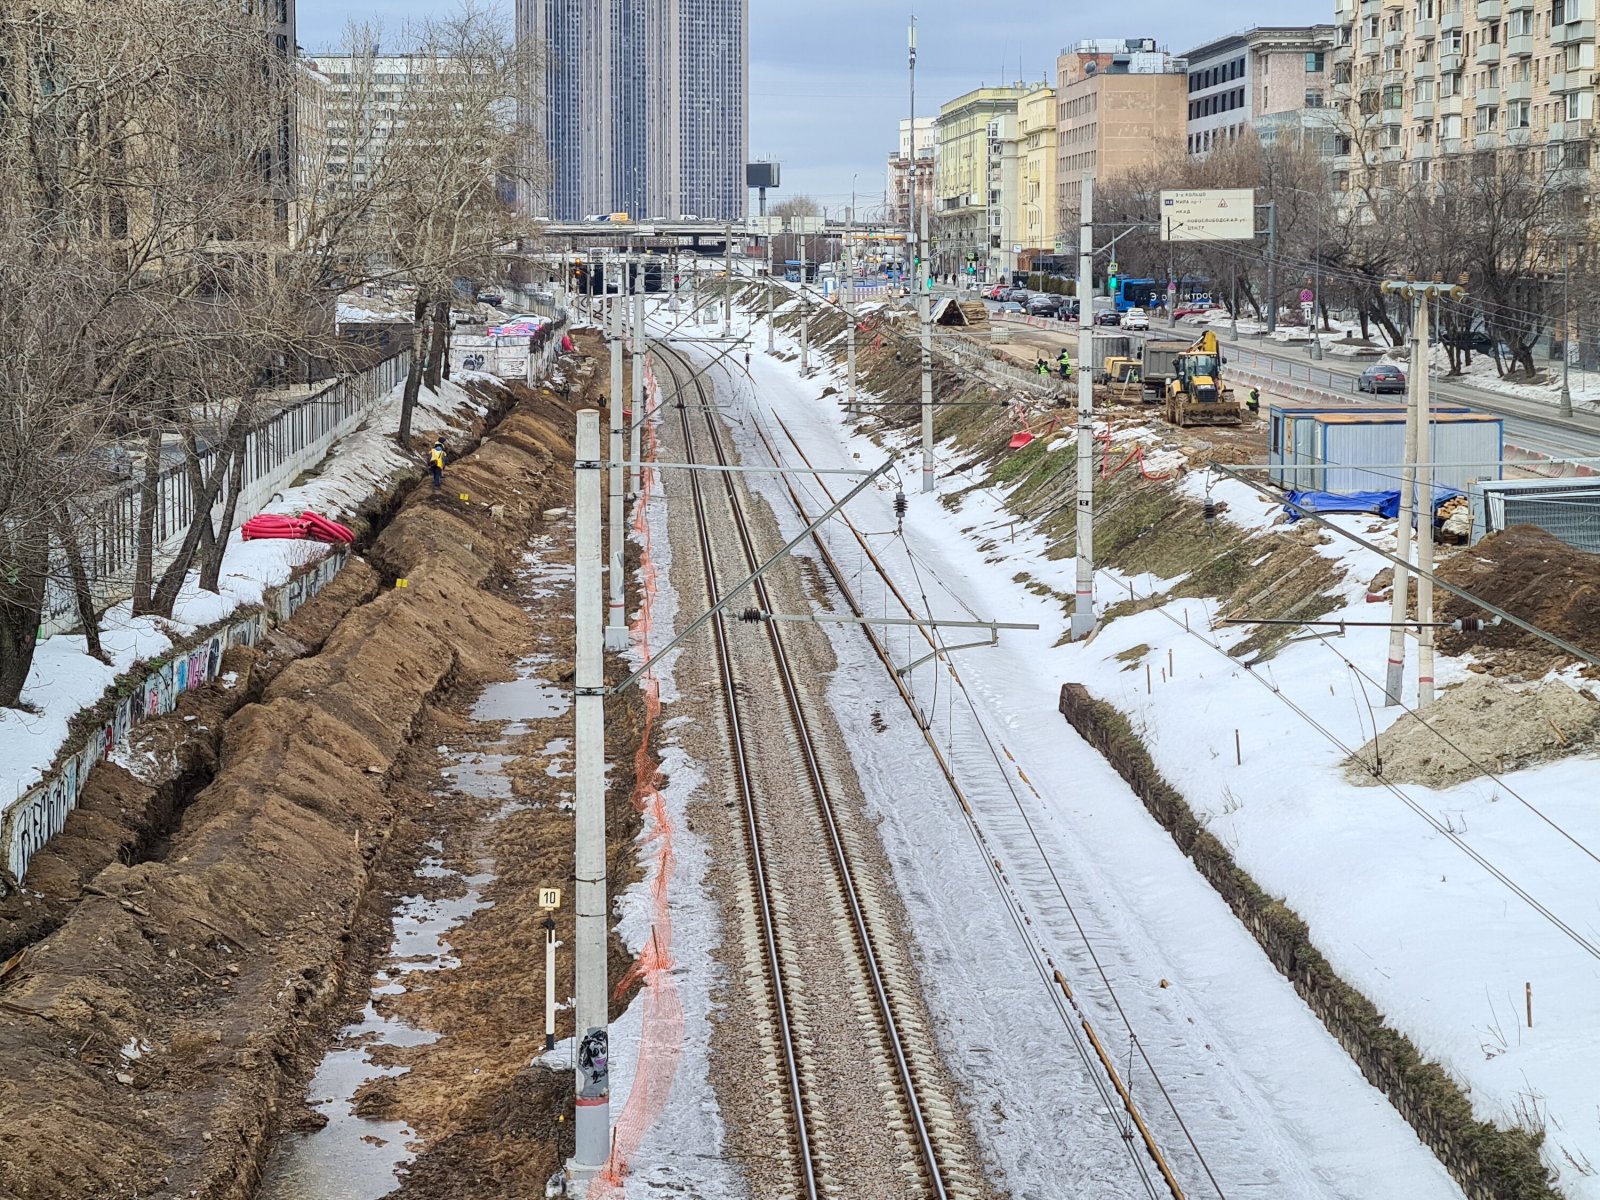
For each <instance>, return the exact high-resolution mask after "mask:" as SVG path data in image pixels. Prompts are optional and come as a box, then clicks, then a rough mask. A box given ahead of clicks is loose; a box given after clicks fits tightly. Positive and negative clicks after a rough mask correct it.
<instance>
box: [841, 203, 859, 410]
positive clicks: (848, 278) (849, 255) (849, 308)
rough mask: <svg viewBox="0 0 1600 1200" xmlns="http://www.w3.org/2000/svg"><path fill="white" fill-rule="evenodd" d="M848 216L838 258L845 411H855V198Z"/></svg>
mask: <svg viewBox="0 0 1600 1200" xmlns="http://www.w3.org/2000/svg"><path fill="white" fill-rule="evenodd" d="M850 200H851V204H850V216H849V219H848V220H847V221H846V222H845V245H844V252H843V253H842V254H841V255H840V256H839V258H840V269H841V270H842V271H843V272H844V296H843V298H842V299H843V303H844V329H845V343H844V361H845V380H846V383H845V411H846V412H850V413H853V412H855V411H856V264H855V223H856V209H855V197H854V196H853V195H852V196H851V197H850Z"/></svg>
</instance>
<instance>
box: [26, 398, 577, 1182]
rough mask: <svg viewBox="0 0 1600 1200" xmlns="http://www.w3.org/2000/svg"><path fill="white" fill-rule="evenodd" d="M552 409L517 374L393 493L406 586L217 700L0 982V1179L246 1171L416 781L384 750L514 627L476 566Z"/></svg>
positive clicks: (548, 473) (494, 542)
mask: <svg viewBox="0 0 1600 1200" xmlns="http://www.w3.org/2000/svg"><path fill="white" fill-rule="evenodd" d="M569 424H570V413H569V411H568V410H567V409H566V408H565V407H563V406H562V405H560V404H559V403H557V402H556V401H555V400H554V398H553V397H549V396H548V395H545V396H534V395H533V394H531V393H526V394H525V395H524V398H523V403H522V405H521V407H520V409H519V411H517V412H516V413H514V414H513V415H512V416H511V417H509V418H508V419H507V420H506V422H505V423H504V424H503V425H502V430H503V431H504V433H503V435H497V437H496V440H495V441H494V442H491V443H490V444H489V445H487V446H486V447H485V448H484V449H483V450H480V451H479V452H478V454H477V455H473V456H469V457H468V458H466V459H463V460H462V461H461V462H460V463H458V464H454V465H453V466H452V468H451V469H450V471H449V475H450V483H451V485H452V486H451V488H450V489H447V491H446V493H445V494H444V495H442V496H440V495H434V494H432V492H431V489H422V490H420V491H419V492H417V493H415V494H413V496H412V497H411V498H410V500H409V502H408V503H407V504H406V505H405V507H404V509H403V510H402V511H401V512H400V514H399V515H398V516H397V517H396V518H395V520H394V522H393V523H392V524H391V526H390V527H389V529H388V530H386V531H385V533H384V534H383V535H382V537H381V538H380V539H379V541H378V543H377V544H376V546H375V547H374V551H373V558H374V561H375V562H376V563H377V564H378V566H379V569H380V571H382V572H383V573H385V575H387V576H388V577H389V578H391V579H401V578H403V579H405V580H406V581H407V586H406V587H404V588H399V587H394V588H389V589H388V590H386V591H384V592H382V593H381V594H379V595H378V596H377V598H376V599H373V600H372V601H371V602H370V603H367V604H364V605H361V606H360V607H357V608H355V609H354V611H352V612H350V613H349V614H348V615H347V616H345V617H344V619H343V620H341V621H340V622H339V624H338V625H337V627H336V628H334V629H333V630H332V632H331V633H330V634H329V635H328V637H327V640H326V644H325V645H324V647H323V649H322V651H321V653H320V654H318V655H317V656H316V657H315V658H312V659H307V660H303V661H298V662H294V663H291V664H289V665H288V666H287V667H285V668H284V669H283V670H282V672H281V673H280V674H278V675H277V677H276V678H275V679H274V680H273V681H272V682H271V683H270V684H269V685H268V686H267V687H266V689H265V691H264V693H263V697H262V700H261V702H260V703H259V704H252V705H250V706H249V707H247V708H245V709H244V710H243V711H241V712H240V713H238V714H237V715H236V716H235V717H234V718H233V719H232V720H231V721H230V722H229V723H228V727H227V731H226V734H225V738H224V744H223V751H222V762H221V766H220V768H219V769H218V771H217V774H216V776H215V779H214V781H213V782H212V783H211V784H210V786H209V787H207V788H206V789H205V790H204V791H203V792H202V793H201V794H200V796H199V797H198V798H197V799H196V801H195V803H194V805H193V806H192V807H191V808H190V809H189V810H188V812H187V813H186V814H185V815H184V818H183V820H182V824H181V826H180V827H179V828H178V830H177V831H176V832H175V833H174V834H173V836H172V838H171V841H170V843H169V844H168V845H167V846H166V847H165V848H164V849H165V853H164V855H162V857H161V858H160V859H159V860H158V861H150V862H145V863H141V864H139V865H137V866H131V867H130V866H125V865H123V864H120V863H118V864H115V865H112V866H109V867H107V868H106V869H105V870H103V871H101V872H100V873H99V875H97V876H96V877H95V879H94V882H93V888H92V893H93V894H91V895H90V896H89V897H87V898H86V899H85V900H84V901H83V902H82V903H81V904H79V905H78V906H77V908H76V909H75V911H74V912H73V913H72V915H71V916H70V917H69V918H68V919H67V921H66V922H65V923H64V924H63V925H62V926H61V927H60V929H58V930H57V931H56V932H55V933H53V934H52V935H51V936H49V937H48V938H46V939H44V940H43V941H41V942H39V943H38V944H37V945H35V946H33V947H32V948H31V949H29V950H28V951H27V953H26V955H25V956H24V958H23V960H22V962H21V964H20V965H19V966H17V967H16V968H15V969H14V970H12V971H11V972H10V973H9V974H8V975H7V976H5V978H4V979H3V981H0V1061H3V1062H4V1063H5V1064H6V1067H5V1072H4V1075H3V1078H0V1195H4V1196H13V1195H14V1196H18V1197H27V1198H29V1200H84V1198H98V1197H115V1196H135V1195H137V1196H174V1195H183V1196H189V1195H193V1196H204V1197H218V1198H222V1197H236V1196H238V1197H242V1196H245V1195H248V1194H250V1192H251V1190H252V1189H253V1185H254V1178H255V1172H256V1170H257V1165H258V1155H259V1150H260V1146H261V1143H262V1140H263V1138H264V1136H265V1133H266V1129H267V1127H268V1124H269V1121H270V1114H271V1112H272V1110H273V1108H274V1107H275V1106H276V1105H277V1103H278V1101H279V1092H280V1089H281V1084H282V1079H283V1070H284V1064H285V1063H286V1062H288V1061H290V1060H292V1059H293V1058H294V1056H295V1055H296V1054H297V1053H298V1052H299V1050H300V1045H299V1041H300V1038H301V1037H302V1036H303V1034H304V1032H305V1031H306V1030H307V1029H311V1028H316V1027H317V1026H318V1025H319V1024H320V1021H321V1019H322V1017H323V1015H324V1014H325V1012H326V1009H327V1007H328V1005H329V1004H330V1002H331V1001H332V999H333V998H334V997H335V996H336V995H337V994H338V991H339V988H340V984H341V975H340V973H341V969H342V965H343V962H344V957H345V951H346V948H347V944H348V942H349V940H350V937H351V930H352V928H353V925H354V923H355V921H356V920H357V917H358V913H359V911H360V907H361V904H362V902H363V900H364V899H365V897H366V896H367V894H368V890H369V887H370V881H371V875H372V872H373V870H374V868H375V866H376V864H377V862H378V860H379V858H380V855H381V851H382V849H383V847H384V845H385V843H386V840H387V838H388V836H389V833H390V830H391V829H392V828H393V826H394V822H395V820H396V818H397V815H398V814H399V813H400V812H402V811H404V810H405V809H407V808H409V807H413V806H415V805H417V804H418V803H420V802H421V801H422V798H421V797H418V796H416V795H415V794H413V793H411V792H410V791H409V790H408V789H405V788H403V787H401V786H399V785H396V784H393V783H391V782H390V772H391V769H392V767H393V764H394V762H395V759H396V756H397V755H398V754H400V752H401V751H402V750H403V749H404V747H405V745H406V741H407V738H408V737H409V736H410V734H411V731H412V729H413V727H414V725H415V723H416V722H417V720H418V718H419V716H420V715H421V714H422V712H423V710H424V706H425V704H426V703H427V701H428V699H429V697H430V696H431V695H433V693H434V692H435V691H436V690H437V689H439V688H440V687H441V686H443V685H444V684H445V683H446V682H447V681H449V680H450V679H452V678H453V677H455V676H457V675H462V674H466V675H470V674H471V673H473V672H475V671H478V670H488V669H489V668H490V666H491V663H492V661H494V660H495V659H497V658H498V656H497V655H495V654H494V653H493V650H494V648H495V647H497V646H503V645H504V644H505V643H507V642H508V641H510V640H511V639H512V638H513V637H514V635H515V633H516V630H517V619H518V616H519V612H518V610H517V609H516V608H515V606H514V605H512V604H511V603H510V602H509V601H507V600H505V599H502V598H500V597H499V596H498V595H497V594H496V590H497V587H496V583H497V580H498V578H499V577H500V574H501V573H502V572H504V571H508V570H510V569H512V568H513V567H514V566H515V565H516V563H517V561H518V558H519V556H520V551H521V545H522V543H523V541H524V540H525V539H526V537H527V536H528V533H529V531H530V529H531V528H532V527H533V523H534V521H535V519H536V516H535V515H536V514H537V512H538V511H540V510H541V509H542V507H543V506H544V504H545V499H546V493H547V491H548V492H551V493H553V494H557V493H560V492H564V490H565V488H566V485H567V479H566V477H565V476H564V474H563V473H560V472H556V471H554V470H552V465H553V463H554V460H555V457H556V456H557V454H558V453H559V454H560V455H562V456H564V457H566V456H570V454H571V449H570V441H569V440H568V434H567V428H568V426H569ZM480 456H481V457H480ZM568 460H569V461H570V458H569V459H568ZM461 491H467V492H469V494H470V495H471V500H470V501H469V502H468V503H467V504H462V503H461V502H460V501H459V500H457V499H456V498H455V496H456V494H457V493H458V492H461ZM491 508H494V509H496V510H497V511H496V512H495V513H491Z"/></svg>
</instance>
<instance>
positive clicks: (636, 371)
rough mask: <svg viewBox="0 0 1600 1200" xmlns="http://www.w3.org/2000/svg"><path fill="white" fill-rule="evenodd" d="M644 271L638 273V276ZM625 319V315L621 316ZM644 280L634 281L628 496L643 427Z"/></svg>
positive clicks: (635, 484) (635, 479) (634, 484)
mask: <svg viewBox="0 0 1600 1200" xmlns="http://www.w3.org/2000/svg"><path fill="white" fill-rule="evenodd" d="M642 274H643V271H641V272H640V275H642ZM624 320H626V317H624ZM645 353H646V347H645V333H644V280H643V279H641V278H639V277H638V276H635V277H634V281H633V389H632V394H633V418H632V419H631V420H630V421H629V422H628V430H629V436H628V461H629V462H630V463H632V464H633V465H632V466H630V467H629V468H628V495H630V496H637V495H638V494H639V452H640V445H641V442H642V441H643V433H642V429H643V426H644V360H645Z"/></svg>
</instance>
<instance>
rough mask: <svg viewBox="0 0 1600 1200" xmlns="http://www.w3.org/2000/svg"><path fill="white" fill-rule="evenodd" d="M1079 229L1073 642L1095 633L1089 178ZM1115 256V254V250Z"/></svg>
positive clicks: (1091, 210) (1091, 184)
mask: <svg viewBox="0 0 1600 1200" xmlns="http://www.w3.org/2000/svg"><path fill="white" fill-rule="evenodd" d="M1079 209H1080V211H1079V214H1078V219H1079V227H1078V468H1077V469H1078V526H1077V551H1078V590H1077V595H1076V596H1075V597H1074V599H1073V605H1072V640H1073V641H1075V642H1077V641H1081V640H1083V639H1084V638H1086V637H1088V636H1089V635H1090V634H1091V633H1093V632H1094V627H1095V618H1094V372H1093V371H1092V370H1090V369H1089V367H1090V364H1089V360H1090V359H1091V358H1093V357H1094V180H1093V178H1091V177H1089V176H1085V177H1084V180H1083V191H1082V197H1081V199H1080V200H1079ZM1112 253H1115V251H1113V252H1112Z"/></svg>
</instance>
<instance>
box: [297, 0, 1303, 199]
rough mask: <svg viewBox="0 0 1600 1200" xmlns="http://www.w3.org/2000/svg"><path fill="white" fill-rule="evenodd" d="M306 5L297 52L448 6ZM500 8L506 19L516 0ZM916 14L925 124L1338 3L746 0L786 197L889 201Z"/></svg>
mask: <svg viewBox="0 0 1600 1200" xmlns="http://www.w3.org/2000/svg"><path fill="white" fill-rule="evenodd" d="M297 7H298V14H299V23H300V44H301V45H302V46H304V47H305V48H306V49H308V50H320V49H324V48H326V47H330V46H336V45H337V44H338V42H339V37H340V33H341V31H342V30H343V28H344V25H345V22H346V21H347V20H349V19H350V18H352V17H354V18H358V19H362V20H368V19H373V18H376V19H378V20H380V21H382V22H383V24H384V25H385V26H386V27H387V28H389V29H391V30H393V31H394V32H395V33H396V35H398V33H399V31H400V30H401V28H402V27H403V26H404V25H405V23H406V21H408V20H411V19H414V18H416V17H420V16H425V15H427V14H428V13H429V12H435V11H440V10H442V9H447V8H449V7H452V3H451V0H300V3H299V4H298V6H297ZM504 7H505V9H506V11H507V12H508V13H509V11H510V8H511V4H510V0H505V3H504ZM913 7H914V8H915V10H916V13H917V24H918V29H919V33H918V36H917V109H918V111H919V112H920V113H921V114H922V115H924V116H927V115H929V114H931V113H933V112H935V111H936V110H937V108H938V106H939V104H941V103H942V102H944V101H946V100H950V99H952V98H954V97H956V96H958V95H960V94H961V93H962V92H965V91H967V90H969V89H971V88H974V87H977V86H979V85H981V84H991V85H992V84H996V83H1000V82H1011V81H1015V80H1017V79H1023V80H1041V79H1046V78H1050V79H1052V80H1053V79H1054V76H1055V57H1056V54H1057V53H1058V52H1059V51H1060V50H1061V48H1062V47H1063V46H1066V45H1069V44H1070V43H1072V42H1076V41H1079V40H1081V39H1083V38H1130V37H1153V38H1155V39H1156V42H1157V44H1158V45H1162V46H1165V47H1166V48H1167V49H1169V50H1171V51H1172V52H1173V53H1175V54H1182V53H1184V52H1185V51H1187V50H1190V49H1192V48H1193V47H1195V46H1197V45H1200V44H1201V43H1203V42H1207V41H1210V40H1211V39H1213V38H1216V37H1221V36H1223V35H1224V34H1228V33H1232V32H1235V31H1238V30H1242V29H1248V28H1250V27H1251V26H1253V25H1309V24H1312V23H1313V22H1318V21H1323V22H1328V21H1332V20H1333V3H1332V0H1227V2H1226V3H1223V4H1205V3H1199V2H1197V0H1137V2H1136V3H1134V4H1130V5H1129V7H1128V14H1129V15H1127V16H1125V17H1116V16H1113V15H1111V14H1110V12H1109V10H1110V9H1111V8H1113V7H1118V6H1116V5H1112V4H1097V3H1095V2H1094V0H1042V2H1041V0H919V2H917V3H915V4H913V3H911V2H910V0H907V2H906V3H894V2H890V3H884V2H883V0H750V57H751V66H750V152H751V156H752V157H754V158H774V159H777V160H778V161H779V162H781V163H782V164H783V195H786V196H788V195H796V194H798V193H801V192H805V193H807V194H810V195H812V196H814V197H816V199H817V200H818V201H819V202H820V203H822V204H824V205H826V206H827V207H829V208H832V207H835V206H839V207H842V206H844V205H846V204H848V203H849V201H850V190H851V181H852V177H854V181H855V187H856V188H857V190H858V192H859V193H860V194H861V197H863V198H858V200H857V205H858V207H861V208H863V209H864V208H866V207H867V206H868V205H869V204H870V203H881V199H882V193H883V189H884V184H885V180H884V160H885V159H886V158H887V156H888V154H889V151H890V150H891V149H893V148H894V146H895V143H896V139H897V138H898V136H899V134H898V125H897V123H898V122H899V121H900V119H901V118H903V117H904V116H905V115H906V110H907V106H908V103H909V96H908V94H907V92H908V88H907V85H908V79H907V75H906V35H905V27H906V25H907V24H908V18H909V15H910V12H911V10H912V8H913ZM1095 10H1099V15H1093V14H1094V13H1095ZM1049 14H1054V15H1049ZM396 40H397V41H398V40H399V39H398V36H397V37H396ZM867 195H873V196H875V197H876V198H877V199H876V200H874V201H869V200H867V199H865V198H864V197H865V196H867Z"/></svg>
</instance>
